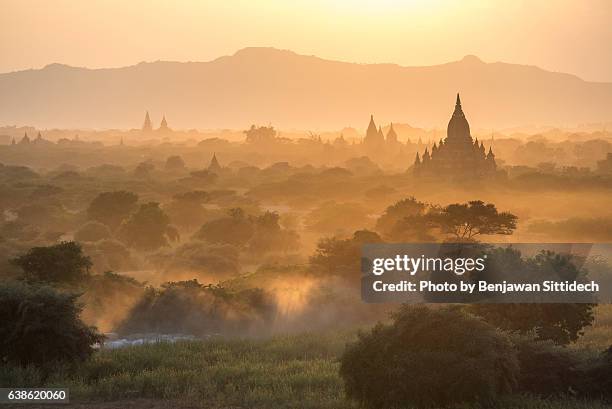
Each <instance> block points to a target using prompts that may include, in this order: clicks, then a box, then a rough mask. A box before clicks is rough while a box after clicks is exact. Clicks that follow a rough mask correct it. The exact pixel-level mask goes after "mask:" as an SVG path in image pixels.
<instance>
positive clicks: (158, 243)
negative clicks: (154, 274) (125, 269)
mask: <svg viewBox="0 0 612 409" xmlns="http://www.w3.org/2000/svg"><path fill="white" fill-rule="evenodd" d="M120 236H121V237H122V238H123V240H124V241H125V242H126V244H127V245H128V246H130V247H133V248H135V249H137V250H145V251H150V250H157V249H158V248H160V247H163V246H167V245H168V244H169V243H168V240H170V241H178V240H179V234H178V231H177V230H176V228H174V227H173V226H172V225H170V218H169V217H168V215H167V214H166V213H164V211H163V210H162V209H160V207H159V203H156V202H150V203H145V204H142V205H140V208H139V209H138V211H137V212H136V213H134V214H132V216H130V218H129V219H127V220H126V221H125V222H124V223H123V225H122V226H121V229H120Z"/></svg>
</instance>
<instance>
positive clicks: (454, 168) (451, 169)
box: [414, 94, 497, 177]
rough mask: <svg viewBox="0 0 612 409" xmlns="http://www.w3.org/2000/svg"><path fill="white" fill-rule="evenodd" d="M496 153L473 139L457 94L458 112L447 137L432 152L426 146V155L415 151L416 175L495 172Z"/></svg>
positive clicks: (485, 174)
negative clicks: (487, 150) (486, 150)
mask: <svg viewBox="0 0 612 409" xmlns="http://www.w3.org/2000/svg"><path fill="white" fill-rule="evenodd" d="M496 169H497V165H496V164H495V155H494V154H493V150H492V149H491V147H489V152H488V153H486V152H485V147H484V144H483V143H482V142H480V144H479V143H478V139H475V140H474V139H472V135H471V134H470V124H469V123H468V121H467V119H465V115H464V113H463V110H462V109H461V99H460V98H459V94H457V102H456V104H455V111H454V112H453V116H452V117H451V119H450V121H449V123H448V128H447V130H446V138H445V139H444V140H440V142H439V143H438V144H436V143H435V142H434V144H433V146H432V148H431V153H430V152H429V148H428V147H427V148H425V152H424V153H423V156H422V157H420V156H419V153H418V152H417V154H416V159H415V161H414V174H415V175H419V176H434V175H435V176H452V177H482V176H487V175H492V174H494V173H495V171H496Z"/></svg>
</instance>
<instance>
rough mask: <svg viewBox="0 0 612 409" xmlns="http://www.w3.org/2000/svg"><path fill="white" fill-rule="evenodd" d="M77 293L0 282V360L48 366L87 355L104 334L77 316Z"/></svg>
mask: <svg viewBox="0 0 612 409" xmlns="http://www.w3.org/2000/svg"><path fill="white" fill-rule="evenodd" d="M78 297H79V295H78V294H72V293H68V292H65V291H58V290H55V289H53V288H52V287H48V286H38V285H29V284H26V283H16V282H2V283H0V362H3V363H5V362H10V363H14V364H17V365H21V366H26V365H35V366H47V367H49V366H50V364H54V363H56V362H58V361H60V362H71V361H81V360H85V359H86V358H87V357H89V356H90V355H91V354H92V353H93V351H94V349H93V346H94V344H95V343H98V342H102V340H103V339H104V337H103V336H102V335H101V334H99V333H98V332H97V330H96V329H95V328H92V327H87V326H86V325H85V324H84V323H83V322H82V321H81V320H80V319H79V314H80V312H81V307H80V305H79V304H78V303H77V298H78ZM54 369H55V370H57V369H56V368H54Z"/></svg>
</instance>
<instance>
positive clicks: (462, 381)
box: [340, 306, 519, 408]
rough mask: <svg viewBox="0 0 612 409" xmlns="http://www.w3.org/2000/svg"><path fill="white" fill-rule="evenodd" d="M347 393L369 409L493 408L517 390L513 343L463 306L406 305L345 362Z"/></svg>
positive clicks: (350, 352)
mask: <svg viewBox="0 0 612 409" xmlns="http://www.w3.org/2000/svg"><path fill="white" fill-rule="evenodd" d="M340 375H341V376H342V378H343V379H344V382H345V386H346V392H347V395H348V396H349V397H350V398H351V399H354V400H356V401H358V402H359V403H361V404H362V405H364V406H366V407H371V408H393V407H405V406H412V407H431V406H435V405H440V406H444V405H449V404H455V403H461V402H481V403H486V402H490V401H492V400H493V399H495V398H498V397H499V396H500V395H502V394H504V393H507V392H510V391H512V390H513V389H514V388H515V387H516V383H517V377H518V375H519V365H518V359H517V354H516V351H515V349H514V346H513V345H512V343H511V341H510V339H509V338H508V337H507V336H506V335H504V334H502V333H501V332H500V331H498V330H497V329H495V328H494V327H493V326H491V325H489V324H487V323H485V322H484V321H482V320H480V319H478V318H475V317H474V316H471V315H469V314H466V313H464V312H462V311H461V310H460V309H458V308H440V309H430V308H427V307H423V306H420V307H412V306H403V307H402V308H401V309H400V310H399V312H398V313H396V314H395V315H394V317H393V322H392V323H390V324H382V323H381V324H378V325H377V326H375V327H374V328H373V329H372V331H371V332H369V333H365V334H360V336H359V340H358V341H357V342H355V343H353V344H350V345H349V346H348V347H347V349H346V351H345V353H344V355H343V356H342V358H341V367H340Z"/></svg>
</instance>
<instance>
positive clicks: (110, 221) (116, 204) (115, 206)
mask: <svg viewBox="0 0 612 409" xmlns="http://www.w3.org/2000/svg"><path fill="white" fill-rule="evenodd" d="M136 202H138V195H136V194H135V193H132V192H125V191H115V192H104V193H100V194H99V195H98V196H96V198H95V199H94V200H93V201H92V202H91V203H90V205H89V207H88V208H87V215H88V217H89V219H91V220H97V221H99V222H101V223H104V224H106V225H107V226H108V227H110V228H111V229H113V230H114V229H116V228H117V227H118V226H119V225H120V224H121V222H122V221H123V220H124V219H125V218H126V217H127V216H129V215H130V213H132V212H133V211H134V210H135V209H136Z"/></svg>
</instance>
